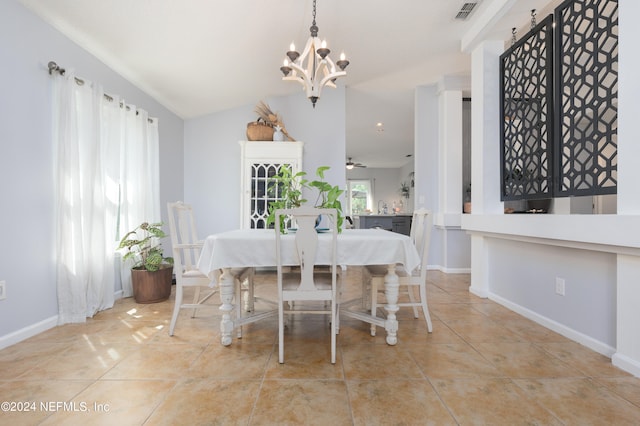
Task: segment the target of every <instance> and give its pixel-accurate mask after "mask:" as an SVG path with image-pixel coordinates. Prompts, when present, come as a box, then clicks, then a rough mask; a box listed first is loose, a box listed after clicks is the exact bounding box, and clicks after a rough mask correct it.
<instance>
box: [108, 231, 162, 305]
mask: <svg viewBox="0 0 640 426" xmlns="http://www.w3.org/2000/svg"><path fill="white" fill-rule="evenodd" d="M161 227H162V223H148V222H143V223H142V224H140V225H139V226H138V227H136V228H135V229H134V230H132V231H129V232H127V233H126V234H125V235H124V237H122V240H120V245H119V246H118V250H126V252H125V254H124V256H123V257H122V260H129V259H132V260H133V261H134V265H133V267H132V268H131V285H132V287H133V297H134V298H135V300H136V302H137V303H156V302H161V301H163V300H167V299H168V298H169V296H170V295H171V280H172V275H173V268H172V265H173V258H172V257H164V255H163V252H162V247H161V245H160V242H159V239H160V238H165V237H166V236H167V234H165V233H164V231H163V230H162V228H161Z"/></svg>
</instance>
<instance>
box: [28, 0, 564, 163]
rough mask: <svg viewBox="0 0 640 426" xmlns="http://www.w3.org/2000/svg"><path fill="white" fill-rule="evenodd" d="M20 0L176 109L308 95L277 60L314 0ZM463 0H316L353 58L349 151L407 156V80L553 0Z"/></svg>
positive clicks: (448, 68)
mask: <svg viewBox="0 0 640 426" xmlns="http://www.w3.org/2000/svg"><path fill="white" fill-rule="evenodd" d="M19 1H20V2H21V3H22V4H24V5H25V6H26V7H28V8H29V9H31V10H32V11H34V12H35V13H36V14H37V15H39V16H41V17H42V18H43V19H44V20H45V21H47V22H48V23H50V24H51V25H53V26H54V27H56V28H57V29H58V30H59V31H61V32H62V33H63V34H65V35H66V36H68V37H69V38H70V39H72V40H73V41H75V42H76V43H77V44H79V45H80V46H82V47H83V48H85V49H86V50H88V51H89V52H91V53H92V54H93V55H95V56H96V57H97V58H98V59H100V60H101V61H102V62H104V63H105V64H106V65H108V66H109V67H110V68H112V69H113V70H115V71H116V72H118V73H119V74H121V75H122V76H124V77H125V78H126V79H128V80H129V81H131V82H132V83H133V84H135V85H136V86H138V87H140V88H141V89H142V90H144V91H145V92H147V93H148V94H149V95H150V96H152V97H153V98H155V99H156V100H157V101H158V102H160V103H161V104H162V105H164V106H165V107H167V108H168V109H169V110H171V111H173V112H174V113H176V114H177V115H179V116H180V117H182V118H184V119H190V118H194V117H199V116H203V115H206V114H211V113H215V112H217V111H222V110H226V109H230V108H234V107H238V106H244V105H255V104H256V103H257V102H258V101H259V100H261V99H266V98H269V97H273V96H282V95H288V94H292V93H300V96H304V94H303V93H302V92H301V91H300V86H299V85H297V84H293V83H291V82H285V81H282V80H281V76H282V74H281V73H280V71H279V67H280V66H281V65H282V60H283V59H284V57H285V52H286V50H288V47H289V44H290V43H291V42H292V41H293V42H295V43H296V46H298V48H299V49H300V48H301V47H302V46H304V43H305V42H306V40H307V38H308V36H309V26H310V25H311V19H312V18H311V16H312V0H271V1H266V0H108V1H105V0H82V1H79V0H19ZM471 1H477V0H466V1H465V0H396V1H394V2H391V1H389V0H348V1H347V0H317V15H316V22H317V25H318V27H319V37H320V38H323V39H324V38H326V40H327V43H328V47H329V48H330V49H333V52H332V53H331V56H332V57H334V58H337V56H338V55H339V54H340V52H341V51H344V52H345V53H346V55H347V57H348V59H349V60H350V62H351V64H350V65H349V67H348V68H347V76H346V77H343V78H341V79H339V80H338V81H337V84H338V85H346V87H347V92H346V93H347V101H346V108H347V113H346V126H347V129H346V132H347V133H346V140H347V156H348V157H353V160H354V161H356V162H360V163H363V164H366V165H367V166H369V167H400V166H402V165H404V164H405V163H406V162H407V161H408V158H407V155H411V154H412V153H413V134H414V125H413V122H414V117H413V106H414V88H415V87H417V86H420V85H426V84H432V83H435V82H438V81H439V80H440V79H441V77H442V76H443V75H445V74H446V75H469V74H470V72H469V69H470V54H469V53H468V52H462V51H461V45H462V44H461V41H462V40H463V37H465V35H466V34H468V33H469V32H472V33H473V32H474V30H475V29H476V28H477V27H478V25H479V23H480V22H481V21H482V20H487V19H488V18H487V17H488V16H495V18H494V19H493V20H491V26H490V28H489V32H485V33H484V34H483V35H485V36H491V37H492V38H493V39H502V40H509V39H510V37H511V28H512V27H518V28H524V29H523V31H527V30H528V25H529V21H530V14H531V10H532V9H537V10H538V11H544V10H549V7H550V5H552V4H557V3H558V2H559V0H480V1H479V3H478V5H477V6H476V7H475V10H474V11H473V13H472V14H471V15H470V17H469V19H468V20H465V21H462V20H456V19H454V18H455V16H456V14H457V13H458V11H459V10H460V8H461V7H462V5H463V4H464V3H466V2H471ZM494 11H497V14H496V13H494ZM538 16H544V15H542V13H540V12H538ZM474 26H475V27H474ZM52 59H55V58H52ZM60 65H61V66H63V67H64V66H66V67H71V66H73V64H60ZM325 90H332V89H330V88H326V89H325ZM318 102H322V99H320V100H319V101H318ZM309 108H311V104H309ZM378 122H380V123H382V124H383V126H382V127H383V129H384V131H379V129H378V128H377V127H376V123H378Z"/></svg>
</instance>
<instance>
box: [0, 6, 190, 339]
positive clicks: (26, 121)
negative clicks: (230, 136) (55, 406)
mask: <svg viewBox="0 0 640 426" xmlns="http://www.w3.org/2000/svg"><path fill="white" fill-rule="evenodd" d="M0 52H1V56H2V66H0V93H1V96H0V144H1V148H0V152H1V154H0V171H1V173H2V178H1V179H0V197H1V198H2V208H0V224H1V225H0V226H1V227H2V230H1V234H0V235H1V236H2V237H1V241H2V244H0V280H5V281H6V282H7V296H8V297H7V299H6V300H0V347H4V346H7V345H8V344H11V343H14V342H15V341H18V340H20V339H22V338H25V337H28V336H29V335H31V334H35V333H37V332H38V331H42V330H43V329H46V328H49V327H51V326H53V325H55V324H56V320H57V314H58V302H57V296H56V283H55V269H54V245H53V236H54V223H53V211H54V206H53V166H54V164H53V157H52V149H53V146H52V140H51V98H50V88H51V80H50V77H49V74H48V73H47V71H46V70H47V63H48V62H49V61H50V60H53V61H55V62H57V63H58V64H59V65H60V66H62V67H64V68H67V69H70V68H74V69H75V71H76V73H77V75H78V76H80V77H82V78H85V79H87V80H90V81H96V82H100V83H101V84H102V85H103V86H104V88H105V90H106V91H107V92H108V93H114V94H119V95H122V96H124V98H125V99H126V101H127V102H128V103H131V104H135V105H136V106H138V107H140V108H142V109H145V110H147V111H148V112H149V114H150V115H151V116H153V117H157V118H158V119H159V129H160V197H161V200H162V203H163V205H166V202H167V201H168V200H171V199H176V198H178V199H179V198H182V187H183V185H182V179H183V168H182V156H183V151H182V139H183V121H182V119H180V118H179V117H177V116H176V115H174V114H173V113H171V112H170V111H168V110H167V109H166V108H164V107H162V106H161V105H160V104H158V103H157V102H156V101H155V100H153V99H152V98H151V97H149V96H148V95H146V94H145V93H143V92H142V91H140V90H139V89H137V88H136V87H135V86H133V85H132V84H130V83H129V82H128V81H126V80H124V79H123V78H122V77H120V76H119V75H117V74H116V73H114V72H113V71H112V70H111V69H109V68H107V67H106V66H105V65H104V64H102V63H101V62H100V61H98V60H97V59H96V58H95V57H93V56H91V55H90V54H89V53H87V52H86V51H84V50H83V49H81V48H80V47H78V46H77V45H76V44H74V43H73V42H71V41H70V40H69V39H67V38H66V37H64V36H63V35H61V34H60V33H59V32H58V31H56V30H55V29H53V28H52V27H51V26H49V25H48V24H46V23H45V22H43V21H42V20H40V18H38V17H36V16H35V15H33V14H32V13H31V12H30V11H28V10H27V9H25V8H24V7H23V6H22V5H20V4H18V3H17V2H15V1H13V0H12V1H6V0H4V1H0ZM164 210H166V208H164V209H163V213H164Z"/></svg>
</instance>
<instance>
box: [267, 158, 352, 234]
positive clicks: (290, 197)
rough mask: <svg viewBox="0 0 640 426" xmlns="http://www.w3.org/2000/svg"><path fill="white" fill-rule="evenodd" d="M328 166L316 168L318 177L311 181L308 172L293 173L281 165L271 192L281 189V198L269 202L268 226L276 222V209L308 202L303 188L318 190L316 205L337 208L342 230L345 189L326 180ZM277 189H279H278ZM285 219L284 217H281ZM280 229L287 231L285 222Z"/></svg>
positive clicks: (274, 192)
mask: <svg viewBox="0 0 640 426" xmlns="http://www.w3.org/2000/svg"><path fill="white" fill-rule="evenodd" d="M329 169H330V167H328V166H320V167H318V168H317V169H316V176H317V177H318V179H315V180H312V181H309V180H308V179H306V175H307V174H306V172H298V173H295V174H294V173H293V172H292V171H291V169H290V168H288V167H281V168H280V171H279V172H278V174H276V175H275V176H274V177H273V181H272V182H271V184H270V187H269V192H270V193H271V194H276V193H277V191H279V197H278V198H279V199H278V200H275V201H272V202H271V203H269V216H268V217H267V227H269V226H270V225H272V224H273V223H274V222H275V215H276V210H278V209H291V208H296V207H300V206H302V205H303V204H304V203H306V202H307V200H306V199H305V198H303V194H302V191H303V189H305V188H307V189H315V190H317V191H318V196H317V197H316V200H315V203H314V207H317V208H322V209H336V211H337V213H338V214H337V221H338V223H337V226H338V232H342V223H343V222H344V216H343V215H342V203H341V202H340V195H342V193H343V192H344V190H342V189H340V187H339V186H337V185H331V184H329V183H328V182H326V181H325V177H324V172H326V171H327V170H329ZM276 190H277V191H276ZM280 219H281V220H283V221H284V220H285V218H284V217H281V218H280ZM280 229H281V230H282V232H285V230H286V227H285V226H284V223H281V224H280Z"/></svg>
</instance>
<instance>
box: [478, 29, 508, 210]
mask: <svg viewBox="0 0 640 426" xmlns="http://www.w3.org/2000/svg"><path fill="white" fill-rule="evenodd" d="M503 51H504V42H503V41H501V40H500V41H493V40H492V41H485V42H482V43H480V44H479V45H478V47H476V48H475V49H474V50H473V53H472V54H471V89H472V95H471V97H472V101H471V159H472V161H471V203H472V210H471V214H502V213H503V212H504V204H503V203H502V202H501V201H500V167H501V166H500V155H499V152H500V125H499V124H500V123H499V120H498V117H499V116H500V81H499V78H498V76H499V75H500V61H499V57H500V55H501V54H502V53H503Z"/></svg>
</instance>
